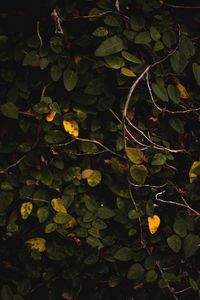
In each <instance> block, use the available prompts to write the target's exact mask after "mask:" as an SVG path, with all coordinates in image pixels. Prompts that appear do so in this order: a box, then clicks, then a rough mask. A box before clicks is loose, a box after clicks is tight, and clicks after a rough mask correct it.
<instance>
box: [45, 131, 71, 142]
mask: <svg viewBox="0 0 200 300" xmlns="http://www.w3.org/2000/svg"><path fill="white" fill-rule="evenodd" d="M44 139H45V141H46V142H47V143H49V144H56V143H60V142H63V141H64V140H65V139H66V134H65V133H64V132H62V131H60V130H57V129H54V130H49V132H48V133H47V134H46V135H45V137H44Z"/></svg>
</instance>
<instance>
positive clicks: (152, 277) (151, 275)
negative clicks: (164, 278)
mask: <svg viewBox="0 0 200 300" xmlns="http://www.w3.org/2000/svg"><path fill="white" fill-rule="evenodd" d="M157 278H158V274H157V273H156V271H155V270H149V271H148V272H147V273H146V274H145V280H146V282H153V281H155V280H156V279H157Z"/></svg>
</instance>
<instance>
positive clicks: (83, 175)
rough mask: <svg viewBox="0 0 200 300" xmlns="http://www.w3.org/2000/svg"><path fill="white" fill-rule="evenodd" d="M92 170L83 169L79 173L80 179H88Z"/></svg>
mask: <svg viewBox="0 0 200 300" xmlns="http://www.w3.org/2000/svg"><path fill="white" fill-rule="evenodd" d="M93 172H94V171H93V170H91V169H85V170H84V171H83V172H82V173H81V178H82V179H86V178H88V177H90V176H91V175H92V174H93Z"/></svg>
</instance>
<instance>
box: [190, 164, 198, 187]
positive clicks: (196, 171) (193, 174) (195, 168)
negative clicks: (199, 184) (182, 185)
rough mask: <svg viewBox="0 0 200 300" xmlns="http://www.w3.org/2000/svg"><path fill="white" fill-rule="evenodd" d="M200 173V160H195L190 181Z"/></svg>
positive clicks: (191, 168)
mask: <svg viewBox="0 0 200 300" xmlns="http://www.w3.org/2000/svg"><path fill="white" fill-rule="evenodd" d="M198 175H200V161H194V162H193V163H192V166H191V167H190V171H189V177H190V182H193V181H194V180H195V179H197V177H198Z"/></svg>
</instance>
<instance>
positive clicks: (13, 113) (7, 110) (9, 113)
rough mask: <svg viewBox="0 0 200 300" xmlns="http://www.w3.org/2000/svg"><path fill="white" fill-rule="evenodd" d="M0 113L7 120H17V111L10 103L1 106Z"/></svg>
mask: <svg viewBox="0 0 200 300" xmlns="http://www.w3.org/2000/svg"><path fill="white" fill-rule="evenodd" d="M1 112H2V114H3V115H4V116H5V117H7V118H11V119H18V115H19V110H18V108H17V106H16V105H15V104H14V103H12V102H8V103H5V104H2V105H1Z"/></svg>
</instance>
